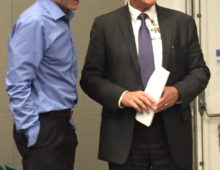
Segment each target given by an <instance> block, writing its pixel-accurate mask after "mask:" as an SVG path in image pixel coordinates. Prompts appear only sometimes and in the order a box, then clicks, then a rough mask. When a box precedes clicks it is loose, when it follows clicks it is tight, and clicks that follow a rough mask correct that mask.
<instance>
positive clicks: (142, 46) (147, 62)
mask: <svg viewBox="0 0 220 170" xmlns="http://www.w3.org/2000/svg"><path fill="white" fill-rule="evenodd" d="M147 17H148V15H147V14H145V13H141V14H140V15H139V16H138V19H140V20H141V26H140V29H139V35H138V42H139V64H140V70H141V79H142V84H143V87H144V88H145V87H146V85H147V82H148V80H149V78H150V76H151V74H152V73H153V71H154V69H155V67H154V54H153V47H152V40H151V35H150V32H149V30H148V28H147V26H146V23H145V20H146V18H147Z"/></svg>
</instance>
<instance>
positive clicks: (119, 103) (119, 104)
mask: <svg viewBox="0 0 220 170" xmlns="http://www.w3.org/2000/svg"><path fill="white" fill-rule="evenodd" d="M126 92H128V91H127V90H126V91H124V92H123V93H122V94H121V97H120V98H119V100H118V107H119V108H120V109H123V108H124V106H123V105H122V104H121V99H122V97H123V95H124V94H125V93H126Z"/></svg>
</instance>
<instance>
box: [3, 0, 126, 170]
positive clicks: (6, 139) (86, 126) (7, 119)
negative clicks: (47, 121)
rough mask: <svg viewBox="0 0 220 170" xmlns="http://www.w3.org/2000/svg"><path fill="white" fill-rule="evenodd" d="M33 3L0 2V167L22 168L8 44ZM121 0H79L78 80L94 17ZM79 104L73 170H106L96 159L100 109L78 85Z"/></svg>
mask: <svg viewBox="0 0 220 170" xmlns="http://www.w3.org/2000/svg"><path fill="white" fill-rule="evenodd" d="M33 2H34V0H0V56H1V60H0V164H4V163H6V162H9V163H12V164H13V165H15V166H16V167H19V168H21V158H20V156H19V154H18V152H17V150H16V147H15V145H14V141H13V137H12V126H13V120H12V116H11V114H10V113H9V111H8V97H7V94H6V92H5V90H6V85H5V74H6V70H7V41H8V35H9V33H10V31H11V28H12V26H13V24H14V23H15V21H16V19H17V17H18V16H19V15H20V13H21V12H22V11H23V10H24V9H25V8H27V7H28V6H30V5H31V4H32V3H33ZM123 3H124V1H123V0H80V6H79V9H78V10H77V11H76V17H75V18H74V19H73V21H72V24H71V25H72V30H73V33H74V38H75V41H76V46H77V54H78V62H79V69H78V70H79V78H80V74H81V69H82V65H83V62H84V58H85V54H86V50H87V46H88V41H89V33H90V29H91V26H92V23H93V20H94V18H95V17H96V16H98V15H100V14H103V13H106V12H108V11H111V10H113V9H116V8H118V7H120V6H122V5H123ZM78 91H79V103H78V106H77V107H76V108H75V114H74V119H75V122H76V125H77V134H78V140H79V145H78V148H77V153H76V166H75V167H76V168H75V169H76V170H105V169H107V168H106V167H107V166H106V164H105V163H104V162H102V161H99V160H97V151H98V138H99V124H100V106H99V105H98V104H96V103H95V102H93V101H92V100H91V99H89V98H88V97H87V96H86V95H85V94H83V92H82V90H81V88H80V87H79V86H78Z"/></svg>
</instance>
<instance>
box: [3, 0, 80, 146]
mask: <svg viewBox="0 0 220 170" xmlns="http://www.w3.org/2000/svg"><path fill="white" fill-rule="evenodd" d="M73 16H74V13H73V12H72V11H68V12H67V14H66V13H64V12H63V11H62V10H61V9H60V8H59V7H58V6H57V5H56V4H55V3H54V2H53V1H52V0H38V1H37V2H35V3H34V4H33V5H32V6H31V7H29V8H28V9H27V10H26V11H24V12H23V14H22V15H21V16H20V17H19V19H18V20H17V22H16V24H15V25H14V27H13V30H12V32H11V34H10V37H9V48H8V56H9V66H8V72H7V77H6V83H7V85H8V88H7V92H8V94H9V96H10V102H9V103H10V104H9V109H10V111H11V112H12V113H13V116H14V121H15V125H16V129H17V130H18V131H19V132H21V133H24V134H25V135H26V137H27V139H28V146H31V145H33V144H35V143H36V140H37V137H38V134H39V130H40V122H39V114H41V113H44V112H48V111H52V110H63V109H67V108H73V107H74V106H75V105H76V103H77V98H78V95H77V91H76V78H77V60H76V50H75V45H74V41H73V38H72V33H71V29H70V25H69V21H70V19H72V18H73Z"/></svg>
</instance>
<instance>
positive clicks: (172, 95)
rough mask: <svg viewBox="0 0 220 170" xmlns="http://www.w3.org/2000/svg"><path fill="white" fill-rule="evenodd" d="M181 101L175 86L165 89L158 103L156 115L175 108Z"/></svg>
mask: <svg viewBox="0 0 220 170" xmlns="http://www.w3.org/2000/svg"><path fill="white" fill-rule="evenodd" d="M178 99H179V93H178V90H177V89H176V88H175V87H173V86H166V87H164V90H163V94H162V97H161V98H160V100H159V101H158V102H157V103H156V108H157V109H156V111H155V113H158V112H161V111H163V110H166V109H168V108H169V107H171V106H173V105H174V104H175V103H176V102H177V100H178Z"/></svg>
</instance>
